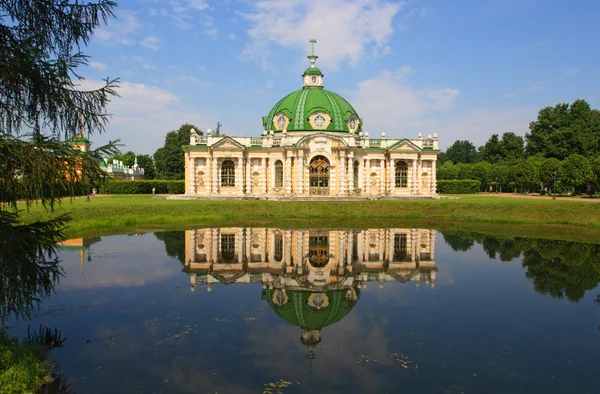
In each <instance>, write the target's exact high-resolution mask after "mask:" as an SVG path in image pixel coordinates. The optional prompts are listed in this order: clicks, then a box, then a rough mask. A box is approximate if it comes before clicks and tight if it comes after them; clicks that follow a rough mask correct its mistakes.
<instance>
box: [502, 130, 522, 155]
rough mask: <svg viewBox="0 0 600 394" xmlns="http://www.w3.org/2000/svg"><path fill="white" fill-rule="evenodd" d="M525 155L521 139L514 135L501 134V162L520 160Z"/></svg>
mask: <svg viewBox="0 0 600 394" xmlns="http://www.w3.org/2000/svg"><path fill="white" fill-rule="evenodd" d="M524 154H525V147H524V141H523V137H521V136H519V135H516V134H515V133H504V134H502V140H501V141H500V158H501V160H506V161H508V160H515V159H522V158H523V157H524Z"/></svg>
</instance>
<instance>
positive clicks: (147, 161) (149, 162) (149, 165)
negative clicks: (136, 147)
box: [137, 155, 156, 180]
mask: <svg viewBox="0 0 600 394" xmlns="http://www.w3.org/2000/svg"><path fill="white" fill-rule="evenodd" d="M137 162H138V165H139V166H140V167H141V168H143V169H144V179H148V180H151V179H154V178H156V170H155V169H154V160H153V159H152V156H150V155H137Z"/></svg>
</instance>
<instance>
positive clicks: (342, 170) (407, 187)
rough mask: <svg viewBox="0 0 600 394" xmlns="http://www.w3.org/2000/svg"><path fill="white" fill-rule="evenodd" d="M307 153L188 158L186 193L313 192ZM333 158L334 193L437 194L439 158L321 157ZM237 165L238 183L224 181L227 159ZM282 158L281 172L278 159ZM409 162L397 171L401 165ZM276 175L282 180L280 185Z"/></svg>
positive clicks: (351, 154) (343, 153) (341, 153)
mask: <svg viewBox="0 0 600 394" xmlns="http://www.w3.org/2000/svg"><path fill="white" fill-rule="evenodd" d="M316 156H317V155H311V156H307V155H305V153H304V152H303V151H300V150H299V151H297V152H288V153H287V154H282V155H269V154H256V155H248V154H244V153H242V152H240V154H239V155H237V156H232V155H223V156H221V155H219V154H218V153H217V152H214V151H213V152H211V153H210V155H209V156H208V157H206V156H205V157H189V156H188V157H187V158H186V159H187V160H188V161H189V163H188V166H187V167H188V169H189V178H188V179H189V182H188V187H187V188H186V193H187V194H208V195H238V196H241V195H267V194H268V195H270V194H272V195H287V196H308V195H310V169H311V165H310V164H311V159H313V158H314V157H316ZM322 156H323V157H325V158H326V159H327V160H328V161H329V165H330V167H329V183H328V185H329V192H328V195H330V196H369V195H372V196H384V195H411V194H412V195H435V194H436V188H437V184H436V160H435V158H421V157H420V156H415V155H412V156H390V155H387V156H385V155H381V156H379V157H377V156H373V155H360V154H355V152H353V151H349V152H346V151H342V150H340V151H337V152H334V154H331V155H328V154H326V155H322ZM225 160H231V161H232V162H233V165H234V170H233V171H234V182H233V184H232V185H231V184H228V183H226V182H225V181H224V179H223V172H222V169H223V162H224V161H225ZM278 161H281V166H282V173H281V174H277V170H276V163H277V162H278ZM399 162H404V163H405V164H404V166H403V167H404V170H402V172H401V173H397V169H396V164H397V163H399ZM277 177H280V178H282V180H283V182H281V184H278V182H277Z"/></svg>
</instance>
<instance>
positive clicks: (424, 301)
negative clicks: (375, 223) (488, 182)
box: [10, 228, 600, 394]
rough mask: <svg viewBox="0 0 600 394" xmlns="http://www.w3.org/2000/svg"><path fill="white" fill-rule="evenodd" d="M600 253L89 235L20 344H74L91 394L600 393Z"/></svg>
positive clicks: (75, 361) (345, 234)
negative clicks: (51, 330) (57, 340)
mask: <svg viewBox="0 0 600 394" xmlns="http://www.w3.org/2000/svg"><path fill="white" fill-rule="evenodd" d="M599 255H600V246H598V245H586V244H576V243H570V242H561V241H549V240H534V239H499V238H494V237H491V236H486V235H481V234H468V233H441V232H437V231H435V230H428V229H352V230H348V229H345V230H329V229H310V230H288V229H272V228H269V229H266V228H252V229H250V228H220V229H199V230H194V231H174V232H164V233H148V234H140V235H122V236H110V237H102V238H88V239H77V240H71V241H70V242H69V243H68V245H65V247H64V250H63V252H62V256H61V258H62V260H63V262H62V266H63V268H64V270H65V276H64V277H63V278H61V280H60V283H59V284H58V285H57V287H56V294H55V295H54V296H52V297H51V298H49V299H46V300H44V301H43V303H42V304H41V307H40V309H39V312H38V313H37V315H36V316H35V317H34V318H33V319H32V320H31V321H15V322H12V323H11V330H10V332H11V333H13V334H14V335H20V334H22V333H23V332H24V331H26V329H27V326H29V325H30V326H32V327H37V326H38V325H39V324H41V323H43V324H44V325H46V326H50V327H57V328H59V329H60V330H61V331H62V332H63V334H67V335H68V339H67V341H66V342H65V344H64V346H63V347H61V348H59V349H55V350H53V351H52V355H51V356H52V359H53V361H54V362H55V363H56V364H57V365H58V366H59V367H60V371H61V374H62V375H64V377H65V378H66V379H67V381H68V382H69V383H70V387H71V390H72V392H75V393H90V394H91V393H217V392H218V393H261V392H263V390H264V389H265V388H266V387H269V383H277V382H281V380H282V379H283V380H284V381H285V382H288V383H286V384H283V386H287V387H282V388H281V389H280V390H281V392H285V393H334V392H335V393H337V392H339V393H399V392H404V393H462V392H465V393H481V392H486V393H568V392H572V393H597V392H600V383H598V381H597V379H596V376H597V366H598V361H599V360H600V331H599V330H598V326H599V324H600V305H598V303H597V302H596V301H597V298H596V297H597V294H598V293H599V292H600V290H599V289H597V284H598V282H599V280H600V257H599ZM279 384H280V385H281V383H279ZM265 385H266V386H265ZM271 390H272V392H277V388H272V389H271Z"/></svg>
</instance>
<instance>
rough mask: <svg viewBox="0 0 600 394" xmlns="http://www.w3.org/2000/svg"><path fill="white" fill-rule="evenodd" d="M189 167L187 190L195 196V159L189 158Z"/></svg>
mask: <svg viewBox="0 0 600 394" xmlns="http://www.w3.org/2000/svg"><path fill="white" fill-rule="evenodd" d="M188 165H189V166H190V184H189V188H188V190H189V191H190V193H192V194H196V191H197V190H196V159H194V158H192V157H190V159H189V164H188Z"/></svg>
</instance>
